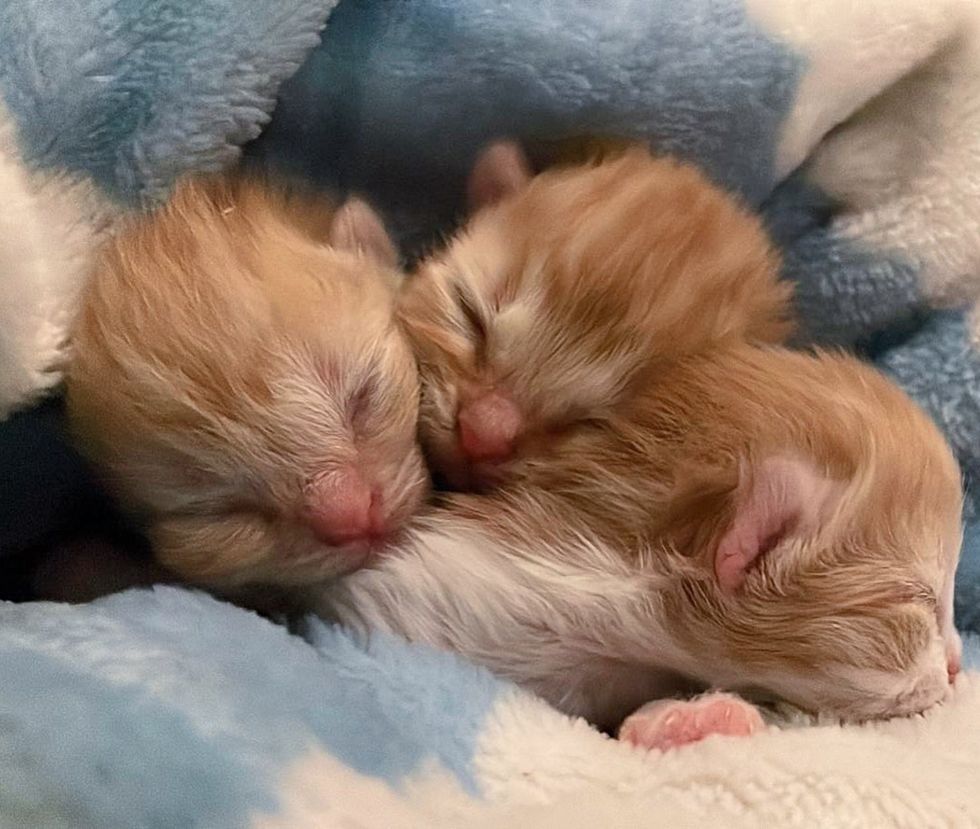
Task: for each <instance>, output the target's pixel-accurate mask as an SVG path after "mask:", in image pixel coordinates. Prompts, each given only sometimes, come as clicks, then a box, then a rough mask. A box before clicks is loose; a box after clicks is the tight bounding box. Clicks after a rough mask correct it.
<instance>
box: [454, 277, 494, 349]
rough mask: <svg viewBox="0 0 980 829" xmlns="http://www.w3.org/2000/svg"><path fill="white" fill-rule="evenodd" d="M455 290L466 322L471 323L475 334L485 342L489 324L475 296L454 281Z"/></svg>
mask: <svg viewBox="0 0 980 829" xmlns="http://www.w3.org/2000/svg"><path fill="white" fill-rule="evenodd" d="M453 290H454V291H455V294H456V305H457V306H458V307H459V310H460V311H461V312H462V313H463V318H464V319H465V320H466V324H467V325H469V327H470V330H471V332H472V333H473V336H474V337H476V338H477V340H478V341H480V342H481V343H483V342H485V341H486V339H487V324H486V321H485V320H484V319H483V316H482V315H481V314H480V312H479V311H478V310H477V307H476V303H475V302H474V300H473V297H472V296H471V295H470V293H469V292H468V291H466V290H465V289H464V288H463V287H462V286H461V285H460V284H459V283H454V285H453Z"/></svg>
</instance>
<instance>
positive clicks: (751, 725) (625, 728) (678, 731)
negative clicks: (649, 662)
mask: <svg viewBox="0 0 980 829" xmlns="http://www.w3.org/2000/svg"><path fill="white" fill-rule="evenodd" d="M763 725H764V723H763V721H762V715H761V714H760V713H759V710H758V709H757V708H756V707H755V706H754V705H751V704H749V703H747V702H745V700H742V699H739V698H738V697H736V696H733V695H732V694H724V693H721V692H713V693H710V694H705V695H704V696H700V697H698V698H697V699H692V700H672V699H669V700H657V701H656V702H649V703H647V704H646V705H644V706H643V707H642V708H639V709H638V710H636V711H635V712H633V713H632V714H630V716H628V717H627V718H626V720H625V721H624V722H623V724H622V726H621V727H620V729H619V735H618V736H619V739H620V740H624V741H625V742H628V743H633V745H637V746H642V747H644V748H649V749H659V750H660V751H666V750H668V749H671V748H677V747H678V746H683V745H687V744H688V743H696V742H698V741H699V740H703V739H704V738H705V737H707V736H709V735H711V734H723V735H726V736H731V737H748V736H749V735H751V734H754V733H755V732H756V731H759V730H761V729H762V727H763Z"/></svg>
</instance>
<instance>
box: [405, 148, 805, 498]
mask: <svg viewBox="0 0 980 829" xmlns="http://www.w3.org/2000/svg"><path fill="white" fill-rule="evenodd" d="M470 199H471V202H472V203H473V204H474V206H475V207H476V208H477V209H476V213H475V215H474V216H473V217H472V218H471V219H470V221H469V222H468V223H467V224H466V225H465V226H464V228H463V229H462V230H461V231H460V232H459V233H458V234H457V235H456V236H455V237H453V239H452V240H451V241H450V243H449V244H448V246H447V247H446V249H445V250H443V251H441V252H439V253H437V254H436V255H434V256H432V257H431V258H429V259H428V260H426V261H424V262H423V263H422V264H421V266H420V267H419V269H418V272H417V273H416V274H415V275H414V276H413V277H412V278H411V280H410V281H409V282H408V283H407V285H406V288H405V290H404V291H403V293H402V296H401V297H400V300H399V316H400V318H401V320H402V321H403V323H404V324H405V328H406V330H407V332H408V334H409V336H410V337H411V339H412V342H413V345H414V346H415V350H416V353H417V354H418V357H419V361H420V369H421V373H422V380H423V390H422V405H421V412H420V434H421V438H422V442H423V445H424V447H425V449H426V452H427V454H428V456H429V460H430V462H431V463H432V464H433V465H434V466H435V467H436V469H437V470H438V471H440V472H441V473H443V474H444V475H445V477H446V478H447V479H448V480H449V482H450V483H452V484H453V485H454V486H456V487H460V488H474V487H475V488H483V487H486V486H487V485H491V484H494V483H500V482H502V481H505V480H507V479H508V477H510V476H512V475H513V474H515V473H516V471H517V470H519V469H520V467H521V465H522V464H523V463H525V462H527V461H529V460H531V459H533V458H535V457H539V456H541V455H543V454H545V453H546V452H547V449H548V447H549V446H550V445H551V444H552V443H553V442H554V441H555V440H557V439H560V438H561V437H562V436H563V435H565V434H566V433H568V432H574V431H575V430H577V429H579V428H582V427H585V426H588V424H589V423H590V422H592V421H595V420H602V419H604V418H606V417H609V416H610V415H611V414H614V413H615V412H616V411H617V410H618V409H619V408H620V407H622V406H624V405H628V404H629V402H630V400H631V399H632V398H633V396H634V395H635V394H636V393H637V390H639V389H643V388H644V387H645V385H646V384H647V382H648V380H649V378H650V377H651V376H653V377H655V376H656V374H657V372H658V371H659V367H660V365H661V364H662V363H665V362H669V361H670V360H672V359H674V358H675V357H677V356H678V355H681V354H687V353H691V352H693V351H696V350H698V349H699V348H702V347H704V346H705V345H706V344H710V343H713V342H716V341H721V340H729V339H736V340H751V341H758V342H780V341H782V339H783V338H784V337H785V336H786V335H787V334H788V333H789V331H790V325H789V322H788V320H789V312H788V307H787V305H788V299H789V295H790V289H789V287H788V285H787V284H785V283H782V282H779V281H778V278H777V274H778V264H779V260H778V257H777V255H776V254H775V252H774V251H773V249H772V246H771V245H770V243H769V240H768V238H767V237H766V235H765V233H764V231H763V229H762V226H761V224H760V222H759V220H758V219H757V218H756V217H754V216H753V215H751V214H750V213H748V212H747V211H745V210H743V209H742V208H741V207H740V206H739V205H738V204H737V203H736V202H735V200H734V199H732V198H731V197H730V196H728V195H727V194H725V193H723V192H722V191H721V190H719V189H718V188H716V187H714V186H713V185H711V184H710V183H709V182H708V181H707V179H705V177H704V176H703V175H702V174H701V173H700V172H698V171H697V170H696V169H695V168H693V167H691V166H688V165H684V164H680V163H678V162H675V161H672V160H670V159H664V158H654V157H652V156H651V155H650V154H649V152H647V151H646V150H643V149H639V148H632V149H628V150H625V151H619V152H617V153H616V154H614V155H613V156H611V157H606V158H599V159H598V160H595V161H593V162H591V163H586V164H578V165H575V166H570V167H562V168H556V169H551V170H548V171H546V172H544V173H542V174H540V175H538V176H535V177H531V176H530V173H529V172H528V167H527V163H526V162H525V161H524V159H523V156H522V154H521V152H520V150H519V149H518V148H517V147H516V145H513V144H507V143H504V144H498V145H494V146H492V147H491V148H489V149H488V150H487V151H486V152H485V153H484V154H483V155H482V156H481V157H480V159H479V160H478V161H477V163H476V166H475V168H474V171H473V175H472V177H471V181H470Z"/></svg>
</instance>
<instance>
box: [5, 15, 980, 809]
mask: <svg viewBox="0 0 980 829" xmlns="http://www.w3.org/2000/svg"><path fill="white" fill-rule="evenodd" d="M334 5H335V4H334V2H332V0H255V2H250V3H248V4H245V3H239V2H235V0H168V1H167V2H155V3H139V2H120V1H119V0H75V1H74V2H72V3H57V4H55V3H45V2H40V0H4V1H3V2H0V190H2V192H3V204H2V206H0V415H2V414H4V413H8V412H12V411H14V410H15V409H20V408H23V407H24V406H26V405H28V404H30V403H31V402H33V401H35V400H37V399H38V397H39V396H41V395H42V394H44V393H45V392H47V391H48V390H50V389H53V388H54V387H56V385H57V382H58V380H59V366H60V363H61V362H62V361H63V359H64V357H65V353H66V336H65V334H66V331H67V329H68V326H69V325H70V320H71V315H72V311H73V307H74V303H75V301H76V297H77V291H78V288H79V286H80V285H81V284H82V282H83V281H84V278H85V275H86V271H87V268H88V266H89V263H90V261H91V253H92V250H93V248H94V246H95V245H96V244H97V243H98V240H99V239H100V238H101V237H102V235H103V234H104V233H106V232H109V231H110V230H111V227H112V224H113V222H114V220H115V218H116V217H117V216H118V215H119V214H120V213H121V212H123V211H125V210H126V209H128V207H130V206H132V205H134V204H136V203H139V202H143V201H153V200H155V199H157V198H159V197H160V196H161V195H163V194H164V193H165V192H166V190H167V187H168V186H169V184H170V183H171V182H172V180H173V179H174V177H175V176H176V175H178V174H180V173H181V172H184V171H186V170H192V169H212V168H215V167H220V166H223V165H226V164H228V163H230V162H232V161H233V160H234V159H235V158H236V157H237V154H238V147H239V146H240V145H241V144H243V143H244V142H246V141H248V140H249V139H251V138H254V137H255V136H256V135H258V134H259V132H260V131H261V129H262V127H263V125H264V124H265V122H266V121H267V120H268V118H269V113H270V112H271V111H272V108H273V105H274V102H275V100H276V95H277V93H278V94H279V99H280V103H279V107H278V109H277V110H276V113H275V116H274V118H273V120H272V123H271V126H270V127H269V129H268V130H267V131H266V133H265V135H264V136H263V138H262V139H261V140H260V142H259V144H258V145H257V146H256V148H255V152H256V154H260V155H262V156H263V157H264V158H266V159H267V160H270V161H272V162H274V163H279V164H284V165H287V166H289V167H292V168H293V169H294V170H299V171H301V172H303V173H305V174H306V175H307V176H309V177H310V178H312V179H315V180H318V181H321V182H324V183H328V184H333V185H336V186H339V187H340V188H343V189H356V190H363V191H365V192H367V194H368V195H371V196H374V197H375V198H376V199H377V200H378V201H379V202H380V204H381V206H382V207H385V208H387V209H388V211H389V214H390V215H391V216H392V217H393V220H394V221H395V223H396V224H397V225H399V226H402V227H405V228H411V227H412V226H413V225H414V223H416V222H419V221H422V222H423V223H424V222H425V221H426V220H429V219H438V218H439V217H440V215H441V214H442V211H443V210H444V209H448V208H449V207H451V206H452V204H453V201H454V199H455V198H457V197H458V194H459V192H460V191H461V182H462V179H463V177H464V175H465V171H466V168H467V167H468V165H469V163H470V162H471V159H472V156H473V154H474V152H475V151H476V149H477V148H478V147H479V146H480V145H481V144H482V143H483V142H484V141H486V140H487V139H488V138H491V137H495V136H498V135H516V136H519V137H524V138H529V139H549V138H558V137H563V136H566V135H569V134H581V133H590V134H615V135H630V136H637V137H641V138H645V139H648V140H649V141H650V142H651V143H652V144H653V145H654V146H656V147H658V148H660V149H662V150H665V151H670V152H674V153H677V154H679V155H682V156H684V157H687V158H690V159H693V160H695V161H697V162H699V163H701V164H702V165H703V166H704V167H705V168H706V169H707V170H708V171H709V173H710V174H711V175H712V176H713V177H714V178H715V179H716V180H717V181H718V182H720V183H721V184H723V185H725V186H727V187H729V188H731V189H732V190H733V191H735V192H737V193H740V194H741V195H742V196H743V197H744V198H745V199H746V200H748V201H749V202H750V203H752V204H753V205H756V206H758V207H759V208H760V209H761V210H762V211H763V212H764V214H765V215H766V217H767V219H768V221H769V224H770V227H771V228H772V232H773V234H774V236H775V237H776V239H777V240H778V241H779V243H780V244H781V246H782V247H783V250H784V254H785V263H786V265H785V269H786V275H787V277H789V278H791V279H793V280H794V281H795V282H796V284H797V296H798V300H797V301H798V308H799V311H800V313H801V316H802V318H803V322H804V335H805V338H806V339H808V340H811V341H818V342H829V343H836V344H844V345H853V346H856V347H859V348H860V349H862V350H863V351H864V353H866V354H867V355H868V357H869V359H873V360H874V361H875V362H876V363H877V364H878V365H879V366H880V367H881V368H883V369H884V370H885V371H888V372H889V373H891V374H892V376H894V377H895V379H896V380H897V381H898V382H899V383H900V384H901V385H903V386H904V387H905V388H906V389H907V390H908V391H909V392H910V393H911V394H912V395H913V396H914V397H915V398H916V399H917V400H919V402H920V403H922V405H923V406H924V407H925V408H926V409H927V410H928V411H929V412H930V413H931V414H932V415H933V417H935V419H936V420H937V422H938V423H939V424H940V426H941V427H942V428H943V429H944V430H945V432H946V434H947V436H948V437H949V439H950V441H951V443H952V444H953V446H954V448H955V450H956V452H957V455H958V457H959V459H960V462H961V464H962V467H963V471H964V475H965V479H966V483H967V486H968V490H969V492H970V495H971V497H970V499H969V503H968V509H967V523H968V528H967V535H966V541H965V546H964V559H963V565H962V567H961V572H960V575H959V580H958V584H959V586H958V589H957V619H958V622H959V624H960V626H961V627H962V628H964V629H973V630H977V629H978V628H980V522H978V521H977V519H976V516H977V506H980V503H978V499H980V314H978V312H977V310H976V307H975V306H976V303H977V300H978V298H980V6H978V4H977V3H976V2H975V0H929V2H925V0H865V2H862V3H860V4H857V3H851V2H846V1H845V0H669V2H668V0H610V2H606V3H593V2H591V0H512V2H508V3H491V2H487V0H400V2H390V0H341V2H340V3H339V5H337V8H336V9H333V6H334ZM324 23H326V29H325V30H324V35H323V39H322V42H321V44H320V45H319V46H316V47H315V44H316V42H317V35H318V32H319V31H320V29H321V27H322V26H323V24H324ZM314 47H315V48H314ZM311 50H312V51H311ZM301 63H302V66H301ZM297 70H298V71H297ZM287 79H288V80H287ZM31 417H32V415H31V413H27V414H24V413H21V414H19V415H18V416H16V417H15V418H12V419H11V420H8V421H7V423H6V424H0V500H2V501H3V503H0V516H3V518H4V521H6V520H7V517H8V516H11V521H10V522H9V523H11V524H13V518H17V519H18V520H22V521H23V522H24V523H25V524H29V523H30V520H31V519H32V518H35V517H36V516H38V515H45V514H47V513H48V512H50V501H51V498H52V495H51V493H52V492H63V491H64V488H65V487H66V486H68V485H67V484H66V481H65V479H66V478H67V477H68V474H67V472H66V471H65V470H68V471H71V472H73V471H74V469H75V467H74V466H72V464H71V463H70V462H67V461H66V466H63V467H58V466H57V464H48V465H47V466H46V467H44V468H46V469H49V470H50V473H51V474H50V476H49V477H47V478H44V477H42V476H39V475H38V474H37V473H36V472H35V471H34V470H32V467H31V464H30V458H29V457H28V458H27V459H25V458H24V457H23V453H24V452H25V449H24V447H25V446H28V445H30V446H31V451H36V452H38V454H39V456H40V455H43V453H44V451H45V448H44V442H43V441H40V440H38V441H35V442H34V443H33V444H28V443H27V442H25V440H24V436H25V434H29V433H30V429H31V424H32V421H31ZM45 417H47V414H46V415H45ZM44 422H45V423H47V421H46V420H45V421H44ZM45 428H47V427H45ZM44 434H47V433H44ZM11 435H13V437H11ZM59 451H62V450H59ZM18 453H20V455H21V457H19V458H18ZM11 458H13V461H11ZM38 468H41V465H40V464H39V465H38V466H36V467H34V469H35V470H36V469H38ZM15 473H18V474H19V477H15ZM2 523H3V522H0V524H2ZM32 532H33V530H32ZM30 536H31V532H27V533H22V534H21V536H18V534H17V528H14V527H8V526H6V525H3V526H0V542H2V541H3V539H4V538H7V537H13V538H18V542H19V543H27V541H29V540H30ZM0 552H2V550H0ZM0 614H2V616H3V619H2V620H0V825H3V826H6V825H12V826H21V825H29V826H73V827H74V826H98V827H113V826H127V827H128V826H138V825H143V826H174V825H180V826H184V825H200V826H207V827H224V826H241V825H256V826H269V827H272V826H311V825H313V826H316V825H321V826H337V825H349V826H363V827H375V826H378V827H380V826H384V827H398V826H442V825H445V826H459V825H467V826H469V825H473V826H483V825H487V826H508V825H520V826H563V827H564V826H578V825H581V826H586V825H588V826H593V825H609V826H635V825H645V824H650V825H670V826H685V825H688V824H693V823H695V822H696V823H697V824H698V825H701V824H702V823H703V822H704V821H706V820H714V821H718V820H719V819H723V823H722V825H725V826H739V825H743V824H744V825H753V826H755V825H760V824H761V823H762V822H763V821H764V820H765V821H769V822H770V823H772V824H774V825H787V824H790V823H795V824H797V825H815V826H818V825H835V826H838V825H842V824H844V825H847V824H848V823H849V824H850V825H859V826H867V825H908V826H916V827H918V826H928V825H943V826H947V825H969V824H970V821H971V820H972V819H973V817H974V816H975V815H976V814H980V795H978V794H977V792H976V789H975V780H976V770H977V768H978V766H980V752H978V749H980V745H978V741H980V692H978V687H980V685H978V683H980V679H978V678H977V676H976V674H972V675H968V676H966V677H964V678H963V679H962V681H961V685H960V686H959V688H958V694H957V697H956V699H955V700H954V702H953V703H952V704H950V705H948V706H945V707H943V708H942V709H941V710H939V711H936V712H934V713H932V714H930V715H929V716H928V717H927V718H925V719H922V718H917V719H914V720H911V721H904V722H895V723H890V724H886V725H881V726H875V727H865V728H845V729H840V728H836V727H829V726H828V727H820V728H812V729H791V730H784V731H779V732H773V733H767V734H765V735H763V736H761V737H758V738H753V739H752V740H748V741H726V740H720V739H713V740H709V741H708V742H706V743H705V744H703V745H700V746H695V747H692V748H690V749H687V750H684V751H680V752H676V753H675V754H671V755H666V756H650V757H644V756H641V755H639V754H638V753H636V752H634V751H632V750H631V749H629V748H626V747H624V746H620V745H617V744H615V743H612V742H611V741H608V740H606V739H604V738H602V737H601V736H599V735H598V734H596V733H594V732H592V731H591V730H589V729H588V728H587V727H586V726H584V724H582V723H572V722H570V721H568V720H566V719H565V718H563V717H561V716H560V715H558V714H556V713H555V712H553V711H551V710H549V709H548V708H547V707H546V706H544V705H543V704H542V703H540V702H538V701H536V700H533V699H531V698H530V697H528V696H527V695H525V694H523V693H521V692H519V691H517V690H515V689H513V688H511V687H510V686H508V685H506V684H504V683H500V682H498V681H496V680H494V679H493V678H491V677H489V676H487V675H486V674H485V673H483V672H482V671H479V670H477V669H475V668H472V667H470V666H468V665H465V664H463V663H461V662H460V661H459V660H457V659H455V658H452V657H450V656H447V655H444V654H437V653H433V652H430V651H427V650H424V649H420V648H414V647H410V646H407V645H405V644H404V643H400V642H397V641H394V640H390V639H382V638H377V639H374V640H372V641H370V642H369V643H367V644H364V643H357V642H355V641H354V640H352V639H350V638H349V637H348V636H347V635H346V634H344V633H342V632H338V631H333V630H330V629H328V628H326V627H324V626H322V625H320V624H317V623H311V626H310V628H309V630H308V631H307V636H306V637H305V638H299V637H296V636H290V635H288V634H287V633H286V632H285V631H284V630H282V629H280V628H277V627H275V626H273V625H271V624H270V623H267V622H265V621H262V620H260V619H258V618H257V617H254V616H251V615H249V614H247V613H245V612H244V611H240V610H237V609H235V608H232V607H230V606H228V605H224V604H221V603H219V602H216V601H214V600H211V599H208V598H206V597H203V596H199V595H197V594H192V593H186V592H182V591H178V590H173V589H169V590H165V589H159V590H157V591H155V592H132V593H127V594H123V595H120V596H117V597H112V598H109V599H106V600H103V601H101V602H98V603H95V604H93V605H88V606H82V607H75V608H70V607H65V606H58V605H45V604H29V605H21V606H13V605H8V606H2V607H0ZM976 648H977V646H976V643H975V642H973V643H972V644H971V645H970V649H971V650H970V653H971V659H972V664H973V665H974V666H978V660H977V655H978V654H977V649H976Z"/></svg>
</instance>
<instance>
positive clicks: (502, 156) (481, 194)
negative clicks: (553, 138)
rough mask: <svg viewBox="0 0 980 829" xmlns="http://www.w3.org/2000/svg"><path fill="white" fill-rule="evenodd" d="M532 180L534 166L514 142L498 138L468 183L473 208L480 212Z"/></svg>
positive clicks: (467, 196)
mask: <svg viewBox="0 0 980 829" xmlns="http://www.w3.org/2000/svg"><path fill="white" fill-rule="evenodd" d="M530 180H531V166H530V164H528V161H527V156H525V155H524V151H523V150H522V149H521V148H520V146H519V145H518V144H517V143H516V142H514V141H498V142H496V143H494V144H491V145H490V146H489V147H487V148H486V149H485V150H483V152H481V153H480V155H479V156H478V157H477V159H476V163H475V164H474V165H473V170H472V171H471V172H470V178H469V181H468V182H467V184H466V201H467V205H468V206H469V209H470V211H477V210H480V209H481V208H483V207H488V206H489V205H491V204H496V203H497V202H498V201H500V200H501V199H503V198H506V197H507V196H509V195H511V194H512V193H516V192H517V191H518V190H521V189H522V188H523V187H524V186H525V185H526V184H527V183H528V182H529V181H530Z"/></svg>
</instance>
